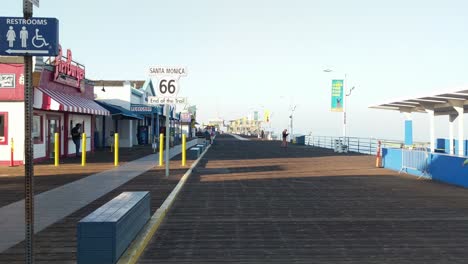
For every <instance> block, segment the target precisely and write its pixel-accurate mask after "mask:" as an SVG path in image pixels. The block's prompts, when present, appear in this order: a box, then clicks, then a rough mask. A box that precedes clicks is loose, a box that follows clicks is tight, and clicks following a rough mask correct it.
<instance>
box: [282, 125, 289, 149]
mask: <svg viewBox="0 0 468 264" xmlns="http://www.w3.org/2000/svg"><path fill="white" fill-rule="evenodd" d="M288 135H289V133H288V130H287V129H285V130H283V142H282V143H281V147H283V148H287V147H288V141H287V138H288Z"/></svg>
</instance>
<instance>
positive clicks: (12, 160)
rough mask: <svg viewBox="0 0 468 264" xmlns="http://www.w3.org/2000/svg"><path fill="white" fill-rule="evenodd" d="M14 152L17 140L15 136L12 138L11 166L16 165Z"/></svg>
mask: <svg viewBox="0 0 468 264" xmlns="http://www.w3.org/2000/svg"><path fill="white" fill-rule="evenodd" d="M14 154H15V141H14V140H13V138H11V149H10V167H14V166H15V160H14V157H13V156H14Z"/></svg>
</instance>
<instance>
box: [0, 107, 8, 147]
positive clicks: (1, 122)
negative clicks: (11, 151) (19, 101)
mask: <svg viewBox="0 0 468 264" xmlns="http://www.w3.org/2000/svg"><path fill="white" fill-rule="evenodd" d="M0 145H8V113H7V112H0Z"/></svg>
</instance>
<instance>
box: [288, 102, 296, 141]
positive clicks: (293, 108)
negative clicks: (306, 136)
mask: <svg viewBox="0 0 468 264" xmlns="http://www.w3.org/2000/svg"><path fill="white" fill-rule="evenodd" d="M296 106H297V105H294V106H293V107H291V115H290V116H289V118H291V137H290V139H292V138H293V114H294V110H296Z"/></svg>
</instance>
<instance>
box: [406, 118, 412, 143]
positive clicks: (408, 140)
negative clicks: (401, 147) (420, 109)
mask: <svg viewBox="0 0 468 264" xmlns="http://www.w3.org/2000/svg"><path fill="white" fill-rule="evenodd" d="M405 145H407V146H410V145H413V120H405Z"/></svg>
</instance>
